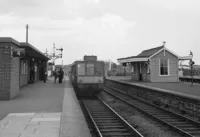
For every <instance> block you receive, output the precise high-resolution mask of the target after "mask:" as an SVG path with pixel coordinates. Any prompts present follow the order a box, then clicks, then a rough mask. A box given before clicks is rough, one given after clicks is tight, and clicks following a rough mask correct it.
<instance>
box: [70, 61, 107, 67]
mask: <svg viewBox="0 0 200 137" xmlns="http://www.w3.org/2000/svg"><path fill="white" fill-rule="evenodd" d="M83 62H103V63H104V61H102V60H97V61H84V60H77V61H74V63H72V66H73V65H75V64H77V63H83Z"/></svg>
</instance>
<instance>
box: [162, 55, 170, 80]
mask: <svg viewBox="0 0 200 137" xmlns="http://www.w3.org/2000/svg"><path fill="white" fill-rule="evenodd" d="M161 59H163V58H161ZM161 59H159V76H161V77H162V76H170V69H169V68H170V66H169V59H165V60H167V75H162V74H161V64H160V63H161Z"/></svg>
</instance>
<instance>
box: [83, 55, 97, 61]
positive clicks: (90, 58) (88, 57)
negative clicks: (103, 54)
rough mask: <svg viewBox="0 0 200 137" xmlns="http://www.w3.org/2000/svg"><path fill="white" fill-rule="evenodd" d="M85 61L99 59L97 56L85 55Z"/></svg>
mask: <svg viewBox="0 0 200 137" xmlns="http://www.w3.org/2000/svg"><path fill="white" fill-rule="evenodd" d="M84 61H97V56H84Z"/></svg>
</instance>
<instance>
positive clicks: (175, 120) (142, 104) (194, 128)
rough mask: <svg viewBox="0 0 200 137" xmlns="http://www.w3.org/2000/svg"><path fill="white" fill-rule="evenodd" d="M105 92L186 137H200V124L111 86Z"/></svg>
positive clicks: (106, 87)
mask: <svg viewBox="0 0 200 137" xmlns="http://www.w3.org/2000/svg"><path fill="white" fill-rule="evenodd" d="M104 91H105V92H107V93H108V94H110V95H112V96H114V97H116V98H117V99H120V100H121V101H123V102H125V103H127V104H128V105H130V106H132V107H134V108H136V109H137V110H139V111H140V112H142V113H145V114H147V115H148V116H150V117H151V118H153V119H154V120H157V121H159V122H161V123H162V124H164V125H166V126H168V127H170V128H172V129H173V130H175V131H177V132H178V133H180V134H182V135H184V136H189V137H193V136H196V135H197V136H199V135H200V132H199V131H198V130H200V123H199V122H196V121H193V120H191V119H188V118H186V117H183V116H181V115H179V114H176V113H173V112H171V111H168V110H165V109H163V108H161V107H159V106H156V105H153V104H150V103H148V102H147V101H143V100H141V99H139V98H137V97H134V96H131V95H128V94H127V93H126V92H123V91H122V90H119V89H116V88H114V87H111V86H105V89H104ZM116 93H117V94H116Z"/></svg>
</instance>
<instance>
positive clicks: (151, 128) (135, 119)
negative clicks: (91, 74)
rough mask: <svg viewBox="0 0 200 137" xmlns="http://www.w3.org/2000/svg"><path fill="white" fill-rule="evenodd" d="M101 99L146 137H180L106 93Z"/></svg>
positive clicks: (102, 94) (101, 95)
mask: <svg viewBox="0 0 200 137" xmlns="http://www.w3.org/2000/svg"><path fill="white" fill-rule="evenodd" d="M99 97H100V98H101V99H102V100H104V101H105V102H106V103H108V104H109V105H110V106H111V107H112V108H113V109H114V110H115V111H116V112H118V113H119V114H120V115H121V116H122V117H123V118H124V119H125V120H127V121H128V122H129V123H130V124H131V125H132V126H133V127H134V128H136V129H137V130H138V131H139V132H140V133H141V134H142V135H143V136H145V137H173V136H176V137H180V136H179V135H178V134H176V133H175V132H171V131H167V130H168V129H167V128H166V127H163V126H162V125H160V124H158V123H157V122H155V121H153V120H151V119H148V118H147V117H146V116H144V115H142V114H140V112H138V111H137V110H135V109H133V108H130V107H129V106H128V105H126V104H125V103H123V102H121V101H120V100H118V99H114V98H113V97H112V96H110V95H108V94H107V93H105V92H102V93H101V94H99Z"/></svg>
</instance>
